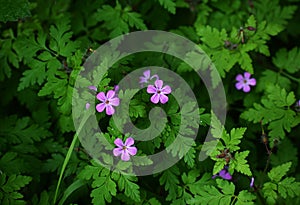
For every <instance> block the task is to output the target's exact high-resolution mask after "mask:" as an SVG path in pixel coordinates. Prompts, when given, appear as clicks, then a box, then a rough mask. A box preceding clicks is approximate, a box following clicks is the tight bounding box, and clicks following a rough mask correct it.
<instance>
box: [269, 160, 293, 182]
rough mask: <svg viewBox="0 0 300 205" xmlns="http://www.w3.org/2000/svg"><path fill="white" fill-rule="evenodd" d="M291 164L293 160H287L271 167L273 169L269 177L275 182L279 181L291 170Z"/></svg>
mask: <svg viewBox="0 0 300 205" xmlns="http://www.w3.org/2000/svg"><path fill="white" fill-rule="evenodd" d="M291 165H292V163H291V162H287V163H285V164H282V165H280V166H277V167H275V168H273V169H271V171H270V172H269V173H268V177H269V178H270V179H271V180H272V181H274V182H279V181H280V180H281V178H282V177H283V176H284V175H286V173H287V172H288V171H289V170H290V168H291Z"/></svg>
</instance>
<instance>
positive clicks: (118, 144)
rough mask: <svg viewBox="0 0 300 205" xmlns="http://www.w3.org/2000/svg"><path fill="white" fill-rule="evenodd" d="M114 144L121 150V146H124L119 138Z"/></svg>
mask: <svg viewBox="0 0 300 205" xmlns="http://www.w3.org/2000/svg"><path fill="white" fill-rule="evenodd" d="M114 143H115V145H116V146H118V147H119V148H123V146H124V144H123V141H122V140H121V139H120V138H117V139H115V141H114Z"/></svg>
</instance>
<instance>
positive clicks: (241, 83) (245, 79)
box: [235, 72, 256, 93]
mask: <svg viewBox="0 0 300 205" xmlns="http://www.w3.org/2000/svg"><path fill="white" fill-rule="evenodd" d="M250 77H251V74H250V73H248V72H245V73H244V76H243V75H242V74H238V75H237V76H236V78H235V79H236V80H237V81H238V82H237V83H236V84H235V87H236V89H238V90H241V89H243V91H244V92H245V93H247V92H250V85H251V86H255V85H256V80H255V78H250Z"/></svg>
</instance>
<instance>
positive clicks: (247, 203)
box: [235, 190, 256, 205]
mask: <svg viewBox="0 0 300 205" xmlns="http://www.w3.org/2000/svg"><path fill="white" fill-rule="evenodd" d="M255 199H256V196H255V195H254V194H252V193H250V192H248V191H246V190H243V191H241V192H240V193H239V195H238V196H237V201H236V203H235V205H252V204H255V203H254V202H253V200H255Z"/></svg>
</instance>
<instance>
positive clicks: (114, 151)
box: [113, 147, 123, 157]
mask: <svg viewBox="0 0 300 205" xmlns="http://www.w3.org/2000/svg"><path fill="white" fill-rule="evenodd" d="M122 151H123V149H122V148H120V147H118V148H115V149H113V154H114V156H116V157H117V156H119V155H120V154H122Z"/></svg>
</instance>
